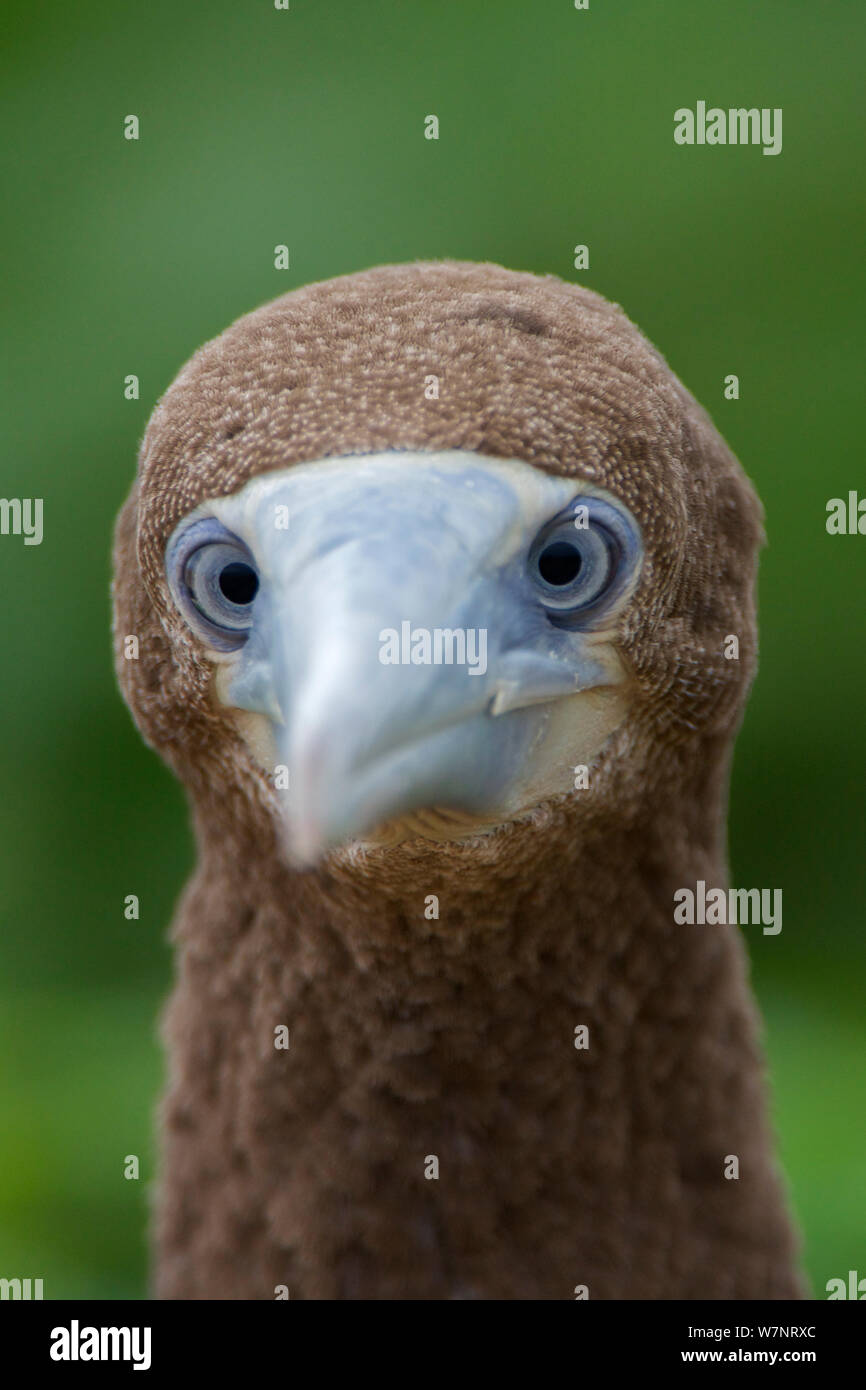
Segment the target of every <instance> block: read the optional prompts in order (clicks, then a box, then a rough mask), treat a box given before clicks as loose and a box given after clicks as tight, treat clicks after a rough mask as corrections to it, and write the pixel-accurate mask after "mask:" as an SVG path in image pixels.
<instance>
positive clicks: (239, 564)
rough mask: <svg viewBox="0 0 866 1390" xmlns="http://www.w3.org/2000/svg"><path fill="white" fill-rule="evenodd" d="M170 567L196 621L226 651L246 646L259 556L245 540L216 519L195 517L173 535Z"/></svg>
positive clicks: (178, 595) (184, 607) (183, 604)
mask: <svg viewBox="0 0 866 1390" xmlns="http://www.w3.org/2000/svg"><path fill="white" fill-rule="evenodd" d="M166 569H167V572H168V580H169V585H170V587H171V591H172V594H173V596H174V599H175V602H176V603H177V604H178V607H179V608H180V610H181V612H182V613H183V615H184V617H185V618H186V619H187V621H188V622H189V624H190V626H191V627H192V628H194V629H195V630H196V631H197V632H198V633H199V634H200V635H201V636H202V637H203V638H204V639H205V640H206V641H207V642H209V643H210V644H211V645H212V646H214V647H216V648H218V649H219V650H221V651H232V650H234V649H235V648H237V647H240V646H242V645H243V643H244V642H245V641H246V639H247V636H248V634H249V630H250V627H251V626H252V609H253V602H254V600H255V597H256V594H257V593H258V588H259V575H258V570H257V569H256V564H255V560H254V559H253V557H252V555H251V554H250V552H249V550H248V549H247V547H246V546H245V545H244V543H243V541H241V540H239V539H238V538H237V536H234V535H232V533H231V531H228V530H226V528H225V527H224V526H222V525H221V523H220V522H218V521H216V520H215V519H211V518H207V519H205V520H203V521H197V522H194V523H193V524H192V525H191V526H189V527H187V528H186V530H184V531H181V532H180V533H179V534H177V535H176V536H175V537H174V538H173V539H172V541H171V543H170V545H169V548H168V553H167V555H166Z"/></svg>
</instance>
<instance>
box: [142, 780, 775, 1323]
mask: <svg viewBox="0 0 866 1390" xmlns="http://www.w3.org/2000/svg"><path fill="white" fill-rule="evenodd" d="M704 790H705V791H706V788H704ZM719 799H720V798H719V797H718V796H716V797H715V798H713V797H709V798H707V799H706V800H704V801H703V802H702V801H701V800H698V801H697V802H696V801H695V800H694V799H692V798H689V799H688V802H686V801H685V799H684V798H683V797H680V798H679V806H680V807H681V806H683V805H684V804H690V805H691V806H692V808H693V807H694V806H695V805H696V804H697V805H700V804H705V805H713V804H714V803H715V804H718V801H719ZM660 805H661V806H662V808H663V809H662V810H661V811H660V810H659V809H658V808H659V806H660ZM573 815H574V812H573V808H571V809H570V810H569V809H568V807H567V806H563V807H561V808H559V809H554V810H552V811H550V812H549V814H547V815H546V816H545V817H539V818H537V819H536V820H535V821H533V822H528V823H523V824H520V825H515V826H511V827H509V828H507V829H505V830H503V831H501V832H499V833H497V834H496V835H494V836H492V837H490V838H489V839H486V840H484V841H481V842H477V841H476V842H475V843H474V844H464V845H452V846H449V847H447V848H444V849H443V847H442V846H441V845H439V846H436V845H425V844H423V843H422V842H414V843H412V844H407V845H404V846H402V847H400V848H399V849H397V850H382V851H377V852H375V853H374V854H372V855H371V856H370V857H369V858H368V859H366V860H363V861H357V862H354V863H338V864H336V865H335V866H334V867H332V868H330V869H329V870H328V871H318V872H311V873H306V874H298V873H292V872H290V871H289V870H287V869H284V868H283V867H282V866H281V865H280V861H279V857H278V855H277V853H276V846H275V844H274V843H267V835H266V834H265V833H264V831H262V833H263V834H264V842H262V841H260V842H259V846H258V855H257V857H254V858H251V857H250V843H249V838H248V836H247V837H246V842H241V840H240V839H239V838H238V837H237V836H235V837H232V836H219V835H217V838H214V835H213V824H212V821H211V822H209V825H210V829H209V830H208V834H207V838H204V839H203V842H202V845H201V857H200V861H199V869H198V872H197V874H196V877H195V879H194V881H193V883H192V884H191V885H190V888H189V889H188V891H187V894H186V897H185V899H184V902H183V905H182V909H181V912H180V915H179V918H178V921H177V922H176V926H175V936H176V940H177V942H178V946H179V951H180V956H179V979H178V983H177V986H176V990H175V993H174V996H173V999H172V1001H171V1004H170V1007H169V1011H168V1017H167V1020H166V1037H167V1042H168V1046H169V1051H170V1062H171V1078H170V1086H169V1092H168V1095H167V1098H166V1101H165V1107H164V1122H165V1155H164V1175H163V1190H162V1197H161V1205H160V1210H159V1216H158V1228H157V1239H158V1245H159V1256H160V1258H159V1271H158V1284H157V1292H158V1293H159V1294H161V1295H162V1296H166V1297H216V1298H219V1297H222V1298H266V1299H269V1298H273V1297H274V1296H275V1292H274V1291H275V1289H276V1288H277V1286H280V1285H285V1286H287V1288H288V1291H289V1294H290V1296H291V1297H293V1298H294V1297H306V1298H446V1299H447V1298H500V1297H501V1298H572V1297H574V1296H575V1294H574V1290H575V1288H576V1287H577V1286H581V1285H583V1286H586V1287H587V1289H588V1294H589V1296H590V1297H594V1298H604V1297H620V1298H629V1297H636V1298H641V1297H646V1298H653V1297H664V1298H676V1297H686V1298H689V1297H692V1298H768V1297H783V1296H784V1297H787V1296H795V1295H796V1294H798V1293H799V1292H800V1286H799V1283H798V1276H797V1275H796V1273H795V1271H794V1257H793V1253H792V1237H791V1233H790V1230H789V1226H788V1222H787V1218H786V1216H785V1212H784V1205H783V1201H782V1197H781V1195H780V1191H779V1185H778V1181H777V1177H776V1173H775V1170H774V1165H773V1161H772V1157H771V1142H770V1138H769V1135H768V1129H767V1123H766V1119H765V1098H764V1088H763V1080H762V1076H761V1064H760V1058H759V1056H758V1054H757V1051H756V1042H755V1037H756V1028H755V1019H754V1016H753V1010H752V1006H751V1002H750V998H749V994H748V990H747V986H746V979H745V969H744V958H743V951H742V948H741V943H740V941H739V940H738V932H737V929H736V928H729V927H713V926H704V927H699V926H695V927H682V926H675V925H674V923H673V892H674V889H675V888H677V887H681V886H688V885H689V884H692V885H693V884H694V882H695V881H696V879H697V878H704V879H705V880H706V881H707V882H708V883H716V884H720V883H723V882H724V870H723V865H722V859H723V855H722V851H721V847H720V845H719V843H718V841H719V829H718V824H719V821H718V816H716V817H715V819H713V820H710V821H708V822H707V824H706V825H703V824H702V823H701V821H700V818H699V817H697V816H695V815H694V814H692V816H691V818H690V823H689V824H688V825H686V824H685V823H684V822H685V820H686V817H685V814H684V813H683V812H682V811H681V810H680V809H678V805H677V800H676V798H675V797H673V796H670V797H668V798H661V800H659V798H658V797H656V798H654V801H653V806H650V805H649V802H648V801H644V802H639V803H638V804H636V805H634V806H633V807H632V811H631V814H630V817H629V820H628V824H624V823H623V821H622V815H621V814H620V816H619V819H618V820H617V822H613V821H612V820H610V819H609V818H607V817H606V816H605V815H604V814H595V815H592V816H587V817H585V819H584V820H583V821H582V822H581V823H580V825H579V826H577V827H576V826H575V824H574V820H573ZM260 830H261V827H260ZM430 895H436V896H437V897H438V900H439V917H438V920H435V919H430V918H428V917H427V916H425V910H427V911H429V910H430V909H429V903H428V902H427V900H428V899H429V897H430ZM282 1025H284V1026H285V1027H287V1028H288V1030H289V1047H288V1049H279V1048H276V1047H275V1045H274V1041H275V1029H277V1028H279V1027H280V1026H282ZM581 1025H585V1026H586V1027H587V1028H588V1046H587V1047H586V1048H576V1047H575V1045H574V1044H575V1029H576V1028H579V1027H580V1026H581ZM729 1156H735V1157H736V1158H737V1160H738V1163H739V1178H737V1179H732V1178H726V1176H725V1169H726V1164H728V1166H730V1165H729ZM433 1158H435V1159H436V1160H438V1177H428V1176H425V1170H426V1172H427V1173H432V1172H433V1171H435V1165H434V1164H433V1163H432V1161H431V1160H432V1159H433Z"/></svg>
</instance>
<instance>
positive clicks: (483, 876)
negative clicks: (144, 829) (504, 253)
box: [115, 262, 802, 1299]
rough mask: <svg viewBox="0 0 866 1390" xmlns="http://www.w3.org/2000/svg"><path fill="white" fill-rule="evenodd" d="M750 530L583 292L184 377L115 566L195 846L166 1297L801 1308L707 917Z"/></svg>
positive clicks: (233, 338)
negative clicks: (770, 1303)
mask: <svg viewBox="0 0 866 1390" xmlns="http://www.w3.org/2000/svg"><path fill="white" fill-rule="evenodd" d="M433 382H435V388H434V389H431V383H433ZM761 539H762V529H761V515H760V507H759V504H758V502H757V499H756V497H755V494H754V492H753V491H752V488H751V486H750V485H749V483H748V481H747V480H746V478H745V476H744V474H743V472H742V471H741V469H740V466H739V465H738V463H737V461H736V460H735V458H734V457H733V455H732V454H731V452H730V451H729V449H728V448H727V446H726V445H725V443H724V442H723V440H722V439H721V437H720V436H719V434H718V433H717V432H716V430H715V429H714V427H713V425H712V424H711V422H710V420H709V418H708V417H707V415H706V414H705V413H704V411H703V410H702V409H701V408H700V407H699V406H698V405H697V403H696V402H695V401H694V399H693V398H692V397H691V396H690V395H689V393H688V392H687V391H686V390H685V388H684V387H683V386H682V385H681V383H680V382H679V381H678V380H677V378H676V377H675V376H674V375H673V373H672V372H671V370H670V369H669V367H668V366H667V364H666V363H665V361H664V359H663V358H662V357H661V356H660V355H659V353H658V352H657V351H656V350H655V349H654V348H652V347H651V346H650V345H649V344H648V343H647V341H646V340H645V339H644V338H643V336H642V335H641V334H640V332H639V331H638V330H637V329H636V328H635V327H634V325H633V324H632V323H631V322H630V321H629V320H628V318H627V317H626V316H625V314H624V313H623V312H622V311H621V310H620V309H619V308H618V307H617V306H614V305H612V304H610V303H608V302H606V301H605V300H603V299H602V298H600V297H599V296H598V295H597V294H594V293H591V292H589V291H587V290H585V289H581V288H579V287H577V286H575V285H570V284H565V283H563V282H561V281H560V280H558V279H556V278H554V277H552V276H545V277H537V276H534V275H530V274H522V273H516V272H512V271H508V270H505V269H502V268H500V267H498V266H493V265H475V264H464V263H455V262H441V263H430V264H423V263H421V264H414V265H408V266H387V267H383V268H379V269H375V270H371V271H367V272H364V273H362V274H357V275H350V276H346V277H341V278H338V279H334V280H331V281H328V282H325V283H321V284H315V285H311V286H308V287H306V288H304V289H300V290H297V291H294V292H292V293H290V294H287V295H284V296H283V297H281V298H279V299H277V300H275V301H274V302H273V303H270V304H267V305H265V306H264V307H263V308H260V309H258V310H257V311H256V312H254V313H251V314H249V315H247V316H246V317H244V318H242V319H240V320H239V321H238V322H237V323H235V324H233V325H232V326H231V327H230V328H229V329H227V330H226V331H225V332H224V333H223V334H222V335H221V336H220V337H218V338H216V339H215V340H214V341H212V342H210V343H208V344H206V345H205V346H204V347H203V348H202V349H201V350H200V351H199V352H197V353H196V354H195V356H194V357H193V358H192V360H191V361H190V362H189V363H188V364H187V365H186V366H185V367H184V368H183V370H182V371H181V372H180V374H179V376H178V377H177V379H176V380H175V382H174V383H173V385H172V386H171V387H170V388H169V390H168V391H167V392H166V394H165V395H164V396H163V397H162V399H161V400H160V402H159V404H158V406H157V408H156V410H155V411H154V414H153V417H152V419H151V421H150V424H149V427H148V429H147V433H146V436H145V439H144V442H143V445H142V449H141V455H140V460H139V469H138V476H137V480H136V482H135V485H134V487H133V491H132V494H131V496H130V498H129V500H128V502H127V503H126V505H125V507H124V509H123V511H122V513H121V516H120V519H119V523H118V528H117V535H116V548H115V569H116V576H115V604H116V621H115V634H116V649H117V665H118V671H119V676H120V681H121V685H122V688H123V691H124V694H125V697H126V699H127V701H128V703H129V705H130V707H131V709H132V711H133V714H134V717H135V719H136V721H137V723H138V725H139V727H140V729H141V731H142V733H143V735H144V737H145V738H146V739H147V741H148V742H149V743H150V744H151V745H152V746H153V747H154V748H156V749H157V750H158V751H159V753H160V754H161V755H162V757H163V758H164V759H165V760H166V761H167V762H168V763H169V764H170V765H171V766H172V768H173V769H174V770H175V771H176V773H177V774H178V776H179V777H180V778H181V780H182V781H183V783H184V785H185V787H186V789H187V791H188V793H189V797H190V800H191V805H192V812H193V817H194V824H195V833H196V840H197V847H198V863H197V867H196V869H195V874H194V877H193V879H192V881H191V882H190V884H189V885H188V887H187V889H186V892H185V894H184V897H183V900H182V903H181V906H180V909H179V911H178V915H177V918H176V921H175V924H174V928H173V939H174V942H175V944H176V949H177V981H176V984H175V987H174V992H173V996H172V999H171V1002H170V1005H169V1008H168V1012H167V1017H166V1021H165V1037H166V1041H167V1048H168V1058H169V1081H168V1090H167V1095H166V1098H165V1100H164V1103H163V1107H162V1116H161V1124H162V1164H161V1176H160V1183H159V1200H158V1206H157V1215H156V1223H155V1243H156V1281H155V1288H156V1292H157V1294H158V1295H159V1296H162V1297H168V1298H243V1299H246V1298H266V1299H271V1298H274V1297H279V1296H281V1295H284V1294H285V1293H288V1295H289V1296H290V1297H292V1298H299V1297H300V1298H339V1299H354V1298H388V1299H439V1298H444V1299H464V1298H517V1299H524V1298H544V1299H548V1298H550V1299H557V1298H563V1299H570V1298H574V1297H575V1296H577V1297H582V1296H588V1297H590V1298H665V1299H668V1298H724V1299H727V1298H732V1299H734V1298H735V1299H742V1298H757V1299H769V1298H783V1297H790V1296H798V1295H800V1294H801V1293H802V1286H801V1283H800V1275H799V1272H798V1259H797V1242H796V1239H795V1237H794V1236H793V1234H792V1228H791V1224H790V1220H789V1216H788V1213H787V1204H786V1199H785V1195H784V1191H783V1188H782V1186H781V1184H780V1179H779V1176H778V1173H777V1168H776V1162H775V1157H774V1142H773V1138H772V1134H771V1130H770V1127H769V1123H768V1118H767V1098H766V1093H765V1081H764V1076H763V1063H762V1058H761V1053H760V1049H759V1045H758V1042H757V1033H758V1026H757V1020H756V1012H755V1008H754V1006H753V1002H752V998H751V995H750V991H749V988H748V984H747V975H746V966H745V953H744V950H743V946H742V942H741V937H740V934H739V932H738V929H737V928H736V927H735V926H731V925H700V926H698V925H681V924H679V923H676V922H675V921H674V894H675V893H676V892H677V891H678V890H681V889H683V888H688V887H689V886H691V887H692V888H694V886H695V884H696V883H697V882H698V881H702V882H704V883H705V884H708V885H712V886H714V887H716V886H719V887H724V886H725V885H726V883H727V877H726V862H725V861H726V842H725V821H726V802H727V784H728V772H729V764H730V758H731V751H732V744H733V739H734V736H735V733H736V730H737V727H738V725H739V722H740V719H741V715H742V711H743V705H744V701H745V697H746V694H747V691H748V687H749V684H750V681H751V678H752V675H753V671H754V666H755V652H756V635H755V610H754V584H755V570H756V554H757V550H758V547H759V545H760V542H761ZM130 634H135V635H136V636H137V637H138V638H139V652H140V655H139V658H138V659H137V660H128V659H126V654H128V652H129V646H128V644H125V643H124V638H125V637H126V636H128V635H130ZM731 634H733V635H735V636H736V637H737V639H738V649H739V650H738V657H737V659H729V655H726V647H725V643H726V638H728V637H729V636H730V635H731ZM734 1159H735V1160H736V1162H735V1163H733V1162H732V1160H734Z"/></svg>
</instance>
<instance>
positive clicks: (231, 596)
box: [219, 560, 259, 605]
mask: <svg viewBox="0 0 866 1390" xmlns="http://www.w3.org/2000/svg"><path fill="white" fill-rule="evenodd" d="M219 586H220V590H221V591H222V594H223V596H224V597H225V598H227V599H228V601H229V603H237V604H240V605H243V604H246V603H252V601H253V599H254V598H255V596H256V590H257V589H258V587H259V581H258V576H257V575H256V572H255V570H254V569H251V568H250V566H249V565H245V564H243V563H242V562H241V561H240V560H233V561H232V563H231V564H230V565H224V566H223V568H222V569H221V570H220V577H219Z"/></svg>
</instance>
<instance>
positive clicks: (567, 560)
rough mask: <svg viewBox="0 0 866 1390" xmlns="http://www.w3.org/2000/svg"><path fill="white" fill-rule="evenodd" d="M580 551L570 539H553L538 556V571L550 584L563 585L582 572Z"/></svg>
mask: <svg viewBox="0 0 866 1390" xmlns="http://www.w3.org/2000/svg"><path fill="white" fill-rule="evenodd" d="M580 566H581V558H580V551H579V550H578V549H577V547H576V546H574V545H569V543H568V541H553V542H552V543H551V544H550V545H546V546H545V547H544V549H543V550H542V552H541V554H540V555H539V557H538V573H539V574H540V575H541V577H542V579H544V580H545V581H546V582H547V583H548V584H555V585H557V586H558V587H561V586H562V585H563V584H570V583H571V582H572V580H573V579H576V578H577V576H578V575H579V574H580Z"/></svg>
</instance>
